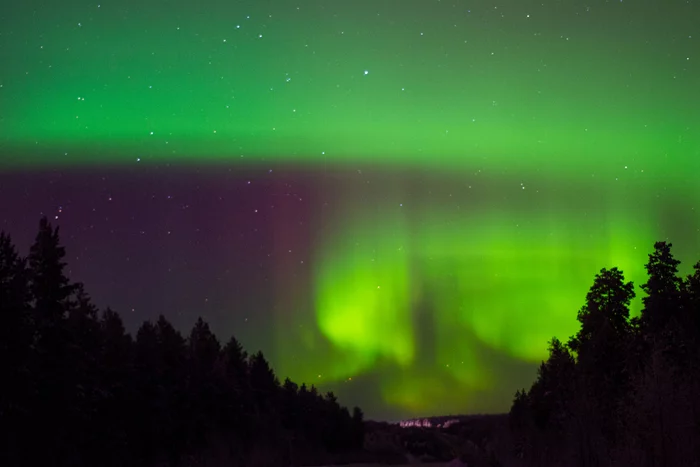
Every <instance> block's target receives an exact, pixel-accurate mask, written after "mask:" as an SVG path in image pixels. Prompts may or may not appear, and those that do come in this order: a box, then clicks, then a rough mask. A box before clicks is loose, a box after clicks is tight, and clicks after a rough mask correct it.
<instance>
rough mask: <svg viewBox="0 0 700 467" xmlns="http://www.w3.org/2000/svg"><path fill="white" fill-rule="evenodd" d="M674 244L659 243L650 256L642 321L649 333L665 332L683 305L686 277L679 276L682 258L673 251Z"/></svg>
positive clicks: (643, 287) (644, 287)
mask: <svg viewBox="0 0 700 467" xmlns="http://www.w3.org/2000/svg"><path fill="white" fill-rule="evenodd" d="M671 247H672V244H671V243H666V242H657V243H655V244H654V252H653V253H651V254H650V255H649V262H648V263H647V264H646V266H645V267H646V270H647V273H648V274H649V279H648V281H647V282H646V284H644V285H642V290H644V291H645V292H646V293H647V296H646V297H644V298H643V302H644V309H643V310H642V317H641V324H642V326H643V328H644V329H645V331H646V332H648V333H652V334H654V333H659V332H661V331H663V329H664V328H665V327H666V325H667V324H668V322H669V321H670V320H672V319H676V318H677V316H676V315H677V313H678V311H679V306H680V289H681V285H682V280H681V279H680V278H679V277H678V265H679V264H680V261H678V260H677V259H675V258H674V257H673V254H672V253H671Z"/></svg>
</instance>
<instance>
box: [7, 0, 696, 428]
mask: <svg viewBox="0 0 700 467" xmlns="http://www.w3.org/2000/svg"><path fill="white" fill-rule="evenodd" d="M698 18H700V4H698V2H696V1H692V0H687V1H686V0H664V1H662V0H656V1H650V0H642V1H631V0H624V1H602V0H595V1H589V2H580V1H573V0H569V1H544V2H542V1H541V0H540V1H538V2H534V1H529V0H524V1H516V0H504V1H482V0H480V1H466V0H465V1H460V0H455V1H451V2H450V1H445V0H442V1H440V0H434V1H418V0H405V1H398V0H392V1H380V0H375V1H366V0H360V1H352V2H350V1H335V0H325V1H324V0H317V1H307V0H303V1H298V2H283V1H278V0H268V1H247V2H246V1H234V0H228V1H221V0H202V1H199V2H185V1H182V0H145V1H143V0H142V1H138V2H137V1H134V0H120V1H119V2H116V1H100V0H95V1H86V0H67V1H64V2H48V1H39V0H26V1H22V2H16V4H13V5H11V6H8V7H7V8H4V9H3V10H2V11H0V64H1V65H0V196H1V198H0V199H1V200H2V201H0V221H1V222H2V228H3V229H5V230H8V231H9V232H10V233H12V234H13V236H14V237H15V238H17V239H18V240H20V242H21V241H25V240H26V242H27V243H28V242H29V239H31V238H32V236H33V233H34V228H35V226H36V221H37V220H38V216H39V215H40V214H41V213H45V214H49V215H51V216H52V217H58V219H57V220H56V221H55V222H58V223H59V224H60V225H61V228H62V232H64V234H63V235H64V242H65V244H66V247H67V248H68V250H69V261H70V262H71V268H72V274H74V276H75V279H76V280H82V281H84V282H85V283H86V286H87V288H88V290H89V291H92V295H93V296H94V299H95V301H96V302H97V304H98V305H100V306H102V307H103V306H107V305H110V306H112V307H114V308H115V309H117V310H118V311H120V312H121V313H123V314H125V317H126V320H127V324H129V325H130V326H132V327H135V326H137V325H138V324H139V322H140V321H142V320H143V319H147V318H152V317H153V316H155V315H157V314H158V313H164V314H166V315H168V316H169V317H172V318H173V321H174V322H175V323H177V324H179V325H180V326H182V327H183V328H187V327H189V326H191V324H192V322H194V320H195V319H196V317H197V315H199V314H202V315H203V316H204V317H205V318H206V319H207V320H209V321H210V322H211V323H212V325H213V327H214V329H215V331H216V332H217V334H218V335H220V336H226V335H228V334H230V333H235V334H236V335H237V336H239V337H240V339H241V340H242V341H243V343H244V344H245V346H246V347H247V348H250V349H252V348H258V347H259V348H262V350H263V351H264V352H265V353H266V355H268V357H269V358H270V360H271V361H272V364H273V366H274V367H275V369H276V371H277V373H278V375H280V376H281V377H282V378H284V376H287V375H289V376H290V377H292V378H293V379H295V380H299V381H307V382H311V383H314V384H317V385H320V386H321V387H322V388H324V389H333V390H334V391H336V392H337V393H338V394H339V395H340V397H341V400H342V401H344V402H345V401H347V403H348V404H355V403H356V404H360V405H362V406H363V408H365V410H366V412H367V413H368V415H370V416H373V417H380V418H398V417H412V416H423V415H433V414H443V413H457V412H480V411H490V412H493V411H503V410H507V408H508V404H509V403H510V400H511V398H512V394H513V393H514V391H515V390H516V389H518V388H520V387H523V386H528V385H529V383H530V382H531V380H532V378H534V374H535V373H534V371H535V368H536V365H537V363H538V362H539V361H540V360H541V359H542V358H543V357H544V356H545V355H546V346H547V341H548V340H549V339H550V338H551V337H552V336H554V335H557V336H558V337H561V338H566V337H568V336H569V335H571V334H573V333H574V331H575V329H576V324H577V323H576V321H575V317H576V312H577V310H578V309H579V308H580V306H581V305H582V304H583V300H584V297H585V293H586V291H587V289H588V287H589V286H590V284H591V283H592V280H593V276H594V274H595V273H596V272H598V271H599V270H600V269H601V268H603V267H610V266H618V267H620V268H621V269H622V270H623V271H624V272H625V273H626V276H627V278H629V279H631V280H633V281H635V284H636V285H637V286H638V285H639V284H641V283H642V282H643V281H644V270H643V267H642V266H643V264H644V263H645V260H646V255H647V254H648V253H649V252H650V250H651V248H652V246H653V242H654V241H656V240H665V239H668V240H670V241H671V242H672V243H673V244H674V247H675V253H676V255H677V256H678V257H679V258H680V259H681V260H682V261H683V262H684V264H683V266H684V269H683V271H684V272H686V271H687V269H688V268H689V266H690V265H691V264H692V263H693V262H695V261H697V260H698V259H700V218H699V217H698V213H699V211H700V111H699V110H698V109H700V91H699V90H698V85H699V84H700V67H698V64H697V62H699V61H700V54H698V53H697V52H698V51H699V50H700V45H698V41H700V26H699V25H698V20H697V19H698ZM18 200H19V201H18ZM71 252H72V253H71ZM70 257H72V258H74V259H71V258H70ZM145 283H148V284H149V286H148V287H145V286H144V284H145ZM125 290H126V291H128V293H125V292H124V291H125ZM638 295H641V292H640V291H639V290H638ZM638 302H639V300H637V302H636V304H637V306H638ZM132 310H133V311H132Z"/></svg>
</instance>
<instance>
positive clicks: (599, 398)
mask: <svg viewBox="0 0 700 467" xmlns="http://www.w3.org/2000/svg"><path fill="white" fill-rule="evenodd" d="M65 254H66V253H65V250H64V248H63V247H62V246H61V242H60V239H59V229H58V228H57V227H53V226H52V225H51V224H50V223H49V222H48V221H47V219H46V218H43V219H41V221H40V224H39V231H38V234H37V236H36V239H35V241H34V243H33V245H32V246H31V248H30V251H29V254H28V256H27V257H26V258H25V257H22V256H21V255H20V254H19V253H18V252H17V250H16V248H15V246H14V244H13V242H12V240H11V238H10V236H9V235H7V234H6V233H2V234H0V319H1V320H2V326H0V345H1V346H2V347H1V348H0V359H1V361H0V370H1V371H2V375H3V384H2V385H0V423H1V424H2V426H1V427H0V429H1V430H2V433H5V435H4V436H3V437H2V446H0V453H1V454H0V455H1V456H2V457H1V458H0V464H1V465H12V466H36V465H41V466H49V465H50V466H61V467H62V466H98V465H99V466H123V465H134V466H143V467H155V466H166V465H167V466H193V467H194V466H204V465H208V466H212V467H218V466H224V465H228V466H273V465H319V464H322V463H325V464H341V463H349V462H360V461H367V460H373V461H375V462H376V461H377V460H378V459H379V457H381V456H379V457H378V456H376V455H375V456H368V455H367V454H368V451H370V450H371V446H370V447H368V443H367V439H366V436H367V435H372V439H374V440H377V439H385V440H387V441H386V443H384V445H383V446H380V447H379V448H377V452H379V451H382V452H383V454H384V460H385V462H389V459H390V462H391V463H402V462H404V461H405V462H408V460H411V459H416V458H417V457H416V456H417V454H416V452H418V451H421V452H422V453H423V454H425V452H427V451H431V456H432V459H434V460H441V461H446V460H450V459H455V458H458V459H455V462H457V461H458V460H459V459H461V462H460V463H459V465H462V466H464V465H468V466H470V467H471V466H482V465H483V466H487V465H488V466H511V465H512V466H528V467H529V466H574V467H594V466H595V467H598V466H600V467H607V466H623V465H624V466H626V465H635V466H641V467H646V466H648V467H667V466H668V467H671V466H688V467H692V466H698V465H700V262H698V263H697V264H695V266H694V272H693V274H691V275H689V276H687V277H680V275H679V264H680V262H679V261H678V260H677V259H675V258H674V256H673V254H672V245H671V244H670V243H667V242H658V243H656V244H655V245H654V249H653V252H652V253H651V254H650V255H649V260H648V263H647V264H646V270H647V272H648V280H647V282H646V283H645V284H643V285H642V286H641V289H642V290H643V292H644V294H645V296H644V297H643V298H642V302H643V307H642V311H641V314H640V315H639V316H635V317H631V316H630V304H631V302H632V300H633V299H634V298H635V291H634V285H633V284H632V283H631V282H629V281H626V279H625V277H624V274H623V272H622V271H620V270H619V269H618V268H614V267H613V268H610V269H602V270H601V271H600V273H599V274H597V275H596V277H595V279H594V281H593V285H592V286H591V288H590V290H589V292H588V294H587V296H586V297H585V304H584V306H583V307H582V308H581V309H580V310H579V311H578V315H577V319H578V321H579V323H580V329H579V331H578V332H577V333H576V334H575V335H574V336H571V337H570V338H569V339H568V340H566V341H562V340H560V339H558V338H556V337H555V338H553V339H552V340H551V342H550V343H549V357H548V359H547V360H546V361H544V362H542V364H541V365H540V367H539V369H538V371H537V375H536V379H535V381H534V383H533V384H532V387H531V388H530V389H529V390H525V389H522V390H519V391H517V392H516V394H515V399H514V401H513V405H512V407H511V409H510V412H509V414H508V417H507V419H506V418H504V417H502V420H503V423H501V422H498V420H500V419H499V418H492V419H484V420H486V422H483V421H479V419H472V421H470V420H469V419H468V418H467V419H466V420H465V419H462V420H460V421H459V423H456V424H453V425H451V426H448V425H447V424H445V425H444V426H442V425H439V426H425V427H412V428H400V427H398V426H396V425H390V424H383V423H367V422H365V421H364V420H363V418H364V417H363V412H362V410H361V409H360V408H357V407H355V408H354V409H353V410H352V412H351V411H349V410H348V409H347V408H346V407H343V406H341V405H340V404H339V402H338V400H337V398H336V397H335V395H334V394H333V393H332V392H328V393H326V394H321V393H319V391H318V390H317V388H315V387H314V386H313V385H311V386H307V385H305V384H301V385H297V384H296V383H294V382H292V381H290V380H289V379H285V380H284V381H283V382H280V380H279V379H278V378H277V376H276V375H275V373H274V371H273V369H272V368H271V367H270V365H269V363H268V361H267V360H266V359H265V356H264V355H263V354H262V352H257V353H253V354H248V353H247V352H246V351H245V350H244V349H243V348H242V347H241V345H240V344H239V342H238V341H237V340H236V338H235V337H230V338H229V339H228V341H226V342H225V343H222V342H220V341H219V340H218V338H217V337H216V336H215V335H214V334H213V333H212V331H211V330H210V329H209V326H208V324H207V323H206V322H205V321H204V320H203V319H202V318H200V319H198V320H197V321H196V323H194V326H193V328H192V330H191V331H190V333H189V335H187V336H183V335H182V334H181V333H180V332H178V331H177V330H176V329H175V328H174V327H173V325H172V324H170V322H168V320H167V319H166V318H165V316H163V315H161V316H160V317H159V319H158V320H157V321H156V322H149V321H147V322H144V323H143V324H142V325H141V326H140V328H139V329H138V331H137V332H136V334H135V336H134V337H132V336H131V335H130V334H129V333H127V332H126V330H125V328H124V325H123V323H122V320H121V318H120V316H119V314H118V313H117V312H115V311H113V310H111V309H106V310H104V311H102V312H100V310H98V308H97V307H96V306H95V305H94V304H93V303H92V302H91V300H90V297H89V295H88V294H87V292H86V291H85V290H84V287H83V285H82V284H81V283H74V282H71V280H70V279H69V278H68V277H67V276H66V274H65V272H64V268H65V266H66V263H65V262H64V258H65ZM436 415H437V414H436ZM494 420H495V421H494ZM479 423H481V426H482V427H483V426H487V425H488V427H487V428H483V429H482V428H480V429H481V431H482V432H481V433H480V434H479V435H478V436H477V435H476V434H475V428H474V427H475V426H476V425H478V424H479ZM484 423H486V425H484ZM499 423H501V424H502V425H503V426H502V427H499V426H498V424H499ZM506 425H507V426H506ZM378 433H381V434H382V435H381V436H379V435H378ZM489 438H491V440H490V441H489ZM494 438H497V439H495V440H494ZM416 446H418V447H416ZM441 446H442V447H441ZM470 450H471V451H470ZM389 451H392V452H389ZM438 451H441V452H438ZM377 452H375V453H374V454H377ZM470 452H471V454H470V455H467V454H469V453H470ZM424 457H425V456H424ZM433 465H435V464H433ZM455 465H456V464H455Z"/></svg>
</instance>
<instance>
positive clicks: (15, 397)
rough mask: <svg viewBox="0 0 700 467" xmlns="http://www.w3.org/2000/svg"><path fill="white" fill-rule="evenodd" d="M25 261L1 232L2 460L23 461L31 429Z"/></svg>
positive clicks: (29, 324)
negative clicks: (22, 457)
mask: <svg viewBox="0 0 700 467" xmlns="http://www.w3.org/2000/svg"><path fill="white" fill-rule="evenodd" d="M27 279H28V274H27V268H26V261H25V260H24V259H22V258H20V256H19V254H18V253H17V251H16V250H15V247H14V245H13V244H12V240H11V238H10V236H9V235H7V234H5V232H0V320H2V325H0V368H1V369H2V375H3V383H2V384H0V431H1V432H2V433H5V434H6V435H5V436H2V441H1V442H0V443H2V444H0V456H1V457H0V464H3V465H20V463H21V456H22V452H24V451H26V450H27V449H29V446H28V445H26V444H24V442H25V441H26V440H27V439H28V438H29V434H30V433H31V431H32V426H31V423H30V419H31V406H32V403H33V401H32V392H33V385H32V383H33V381H32V374H31V370H32V367H31V365H32V360H31V357H32V354H31V350H32V345H33V340H34V335H33V331H32V322H31V315H30V307H29V299H30V295H29V284H28V281H27Z"/></svg>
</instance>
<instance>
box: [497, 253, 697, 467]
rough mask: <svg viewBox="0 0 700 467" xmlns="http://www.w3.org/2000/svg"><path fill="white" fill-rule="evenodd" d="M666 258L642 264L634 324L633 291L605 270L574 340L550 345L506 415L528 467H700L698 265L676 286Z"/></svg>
mask: <svg viewBox="0 0 700 467" xmlns="http://www.w3.org/2000/svg"><path fill="white" fill-rule="evenodd" d="M671 249H672V245H671V244H670V243H667V242H657V243H656V244H655V245H654V251H653V253H651V254H650V255H649V260H648V262H647V264H646V271H647V273H648V280H647V282H646V283H645V284H643V285H642V286H641V288H642V290H643V291H644V293H645V296H644V297H643V299H642V302H643V306H642V310H641V314H640V316H636V317H633V318H630V303H631V301H632V300H633V298H635V291H634V286H633V284H632V282H629V281H626V280H625V277H624V275H623V272H622V271H620V270H619V269H617V268H612V269H603V270H601V271H600V273H599V274H597V275H596V276H595V280H594V281H593V285H592V287H591V288H590V291H589V292H588V294H587V296H586V300H585V304H584V305H583V307H582V308H581V309H580V310H579V312H578V316H577V318H578V322H579V323H580V329H579V330H578V332H577V333H576V334H575V335H574V336H572V337H571V338H570V339H569V340H568V341H567V342H562V341H560V340H559V339H557V338H554V339H552V341H551V342H550V343H549V357H548V359H547V360H546V361H544V362H542V364H541V365H540V367H539V369H538V372H537V378H536V380H535V382H534V383H533V385H532V387H531V388H530V389H529V390H528V391H526V390H525V389H523V390H519V391H518V392H517V393H516V394H515V399H514V402H513V405H512V407H511V410H510V413H509V418H510V425H511V431H512V433H513V434H514V435H515V436H516V440H517V442H516V445H515V449H516V450H517V454H518V456H519V457H520V458H521V459H523V461H524V464H525V465H533V466H534V465H537V466H554V465H566V466H575V467H579V466H580V467H589V466H619V465H635V466H638V467H646V466H649V467H667V466H668V467H671V466H686V467H691V466H698V465H700V262H698V263H697V264H695V266H694V272H693V274H691V275H689V276H687V277H680V276H679V272H678V266H679V264H680V262H679V261H678V260H677V259H676V258H674V256H673V254H672V251H671Z"/></svg>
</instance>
